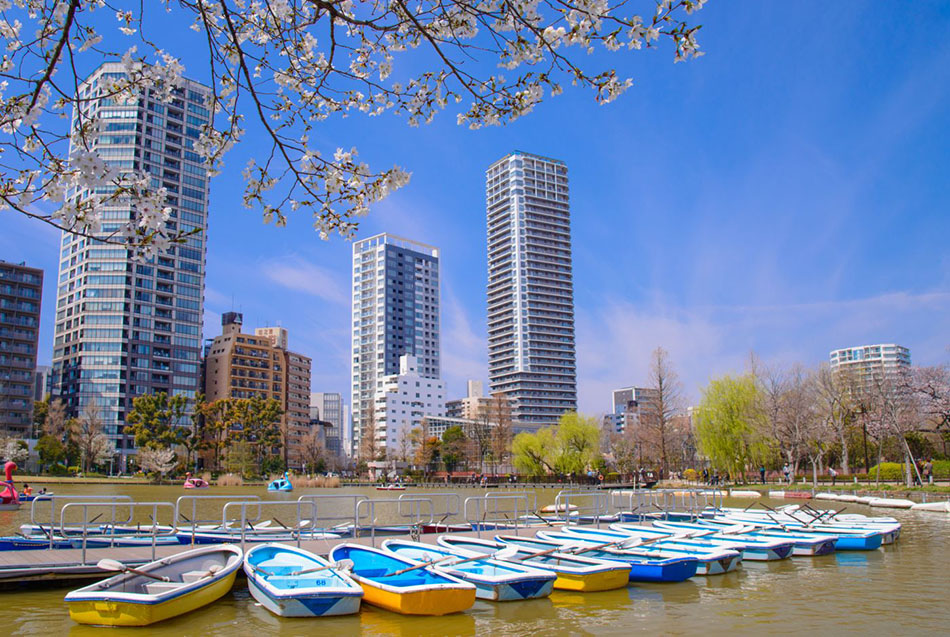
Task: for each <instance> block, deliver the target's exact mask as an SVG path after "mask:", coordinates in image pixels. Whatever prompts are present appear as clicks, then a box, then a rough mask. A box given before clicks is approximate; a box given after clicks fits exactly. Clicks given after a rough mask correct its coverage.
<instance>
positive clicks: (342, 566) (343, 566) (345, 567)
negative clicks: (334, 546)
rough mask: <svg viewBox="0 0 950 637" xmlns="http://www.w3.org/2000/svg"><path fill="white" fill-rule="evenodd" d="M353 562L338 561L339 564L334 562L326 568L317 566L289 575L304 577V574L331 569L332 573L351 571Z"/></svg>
mask: <svg viewBox="0 0 950 637" xmlns="http://www.w3.org/2000/svg"><path fill="white" fill-rule="evenodd" d="M353 566H354V564H353V560H340V561H339V562H334V563H333V564H327V565H326V566H318V567H316V568H308V569H305V570H303V571H296V572H294V573H291V575H304V574H306V573H316V572H317V571H325V570H327V569H328V568H329V569H333V570H334V571H337V570H339V571H352V570H353Z"/></svg>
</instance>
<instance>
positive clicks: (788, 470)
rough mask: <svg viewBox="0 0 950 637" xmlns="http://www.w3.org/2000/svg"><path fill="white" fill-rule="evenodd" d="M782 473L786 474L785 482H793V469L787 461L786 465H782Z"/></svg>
mask: <svg viewBox="0 0 950 637" xmlns="http://www.w3.org/2000/svg"><path fill="white" fill-rule="evenodd" d="M782 474H783V475H784V476H785V482H786V483H788V484H791V482H789V476H790V475H791V469H789V468H788V463H787V462H786V463H785V466H784V467H782Z"/></svg>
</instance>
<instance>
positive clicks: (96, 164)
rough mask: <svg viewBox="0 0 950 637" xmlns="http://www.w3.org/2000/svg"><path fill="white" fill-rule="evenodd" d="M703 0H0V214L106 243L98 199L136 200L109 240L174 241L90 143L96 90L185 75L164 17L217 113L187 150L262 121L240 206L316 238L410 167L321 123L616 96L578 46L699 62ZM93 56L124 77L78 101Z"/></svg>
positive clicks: (475, 122)
mask: <svg viewBox="0 0 950 637" xmlns="http://www.w3.org/2000/svg"><path fill="white" fill-rule="evenodd" d="M704 3H705V0H659V1H656V0H619V1H618V2H613V3H611V2H608V1H607V0H478V1H474V2H472V1H469V2H450V1H445V0H439V1H435V0H388V1H386V2H379V1H374V2H354V1H353V0H160V1H159V0H152V1H149V2H143V3H126V2H115V1H107V0H0V38H2V40H3V44H4V45H5V46H4V53H3V55H2V58H0V76H2V77H0V163H2V165H3V174H2V177H0V199H2V205H3V207H4V208H5V209H7V210H8V212H9V210H11V209H12V210H13V211H16V212H19V213H21V214H24V215H27V216H30V217H33V218H35V219H38V220H41V221H44V222H46V223H49V224H52V225H54V226H57V227H59V228H62V229H64V230H66V231H68V232H74V233H77V234H83V235H95V236H96V237H97V238H99V239H100V240H102V239H103V236H102V234H101V233H99V232H98V231H99V228H100V217H101V215H100V211H101V210H102V208H103V207H105V206H107V205H113V206H114V205H124V206H129V205H131V206H133V207H134V209H135V211H136V214H135V215H133V220H132V221H131V222H129V224H128V225H127V226H126V227H124V228H123V229H121V230H120V231H118V232H117V233H115V234H113V235H109V236H108V237H106V238H105V240H106V241H109V242H112V243H118V244H125V245H129V246H130V247H133V248H135V249H136V250H138V251H139V253H140V254H141V255H144V256H149V255H151V254H154V253H155V252H157V251H161V250H163V249H164V248H165V247H167V246H168V245H169V243H171V242H176V241H180V240H182V239H183V237H182V236H181V234H180V233H179V232H176V230H173V229H170V228H169V227H168V226H167V225H166V219H167V216H168V212H169V211H168V209H167V208H166V207H165V196H166V193H165V192H164V191H163V190H162V189H161V188H154V187H151V186H150V185H149V180H148V178H147V175H146V174H144V173H136V172H134V171H132V172H129V171H127V170H123V171H119V170H116V169H115V168H113V167H112V166H111V165H110V164H109V163H108V162H107V161H105V160H103V159H102V157H100V156H99V154H97V152H96V150H95V148H94V147H93V144H92V143H91V142H92V140H93V139H94V138H95V133H96V132H97V131H98V129H99V126H100V122H99V121H98V120H97V116H96V113H95V109H93V108H90V104H91V103H92V101H93V100H101V99H104V98H105V99H110V100H113V101H114V102H118V103H122V102H125V103H129V104H134V103H135V102H136V100H137V99H138V98H137V96H138V95H140V94H141V93H142V92H143V91H145V90H152V91H156V92H157V93H158V94H159V95H160V96H164V97H165V98H166V99H169V100H170V98H171V95H172V92H173V91H174V90H175V89H176V87H177V86H178V85H179V83H180V82H181V78H182V74H183V73H185V68H184V66H183V64H182V63H181V61H180V59H179V57H178V56H177V55H176V52H175V46H176V42H177V40H176V36H175V35H174V34H173V33H172V34H169V33H165V32H163V33H155V32H154V31H155V30H154V29H151V28H149V26H150V24H152V22H154V21H155V19H156V18H155V15H156V14H157V13H158V12H164V13H165V14H168V15H165V16H162V17H161V19H162V20H168V19H175V20H180V22H181V23H182V25H183V26H184V25H189V26H190V28H191V29H193V30H194V31H196V32H197V33H198V36H199V37H200V41H201V42H202V43H203V44H202V47H203V51H202V60H203V64H202V68H199V69H195V68H192V69H190V71H191V72H192V73H194V74H196V75H197V76H201V77H209V76H210V84H211V86H212V90H213V93H212V95H211V98H210V102H211V103H210V104H208V106H209V108H211V109H212V110H213V112H214V113H215V121H214V124H213V125H211V126H207V127H205V129H204V130H203V131H202V135H201V138H200V139H199V140H197V141H196V142H195V144H194V147H195V151H196V152H198V153H199V154H200V155H202V156H203V158H204V159H205V160H206V161H207V163H208V166H209V168H210V169H211V170H212V171H220V170H221V168H222V158H223V156H224V154H225V153H226V152H227V150H228V149H229V148H230V147H232V146H233V145H234V144H235V143H237V142H238V141H240V140H241V138H242V137H243V136H244V135H245V133H246V131H247V130H248V129H249V128H252V127H253V128H256V129H259V130H260V131H262V132H263V133H264V136H265V139H267V140H268V145H269V148H265V149H263V150H262V152H260V153H258V154H257V156H258V157H260V158H261V159H259V160H251V161H250V162H249V163H248V164H247V166H246V167H245V169H244V176H245V179H246V184H247V185H246V189H245V192H244V204H245V205H246V206H248V207H251V208H255V207H257V208H260V209H261V210H262V212H263V216H264V220H265V222H275V223H277V224H284V223H285V222H286V219H287V214H289V213H290V212H291V211H294V210H296V209H298V208H300V207H304V208H308V209H311V210H313V215H314V227H315V229H316V230H317V231H318V232H319V233H320V235H321V237H323V238H327V237H328V236H329V235H330V234H331V233H334V232H337V233H339V234H341V235H343V236H350V235H352V234H353V232H354V230H355V229H356V226H357V223H358V221H357V220H358V218H359V217H360V216H361V215H364V214H366V212H367V210H368V207H369V205H370V204H371V203H372V202H375V201H378V200H380V199H382V198H383V197H385V196H386V195H387V194H388V193H390V192H392V191H393V190H395V189H397V188H399V187H400V186H402V185H404V184H405V183H406V182H407V181H408V179H409V174H408V173H407V172H405V171H404V170H402V169H401V168H398V167H394V168H390V169H388V170H377V169H373V168H370V167H369V166H367V165H366V164H365V163H362V162H361V161H360V160H359V159H358V155H357V151H356V149H352V150H349V151H347V150H343V149H337V150H336V152H328V150H327V149H325V148H319V147H317V146H316V145H315V144H313V143H312V142H311V141H310V135H311V133H312V132H313V131H314V129H315V128H316V127H318V126H320V125H321V123H322V122H324V121H326V120H327V119H328V118H330V117H333V116H346V115H349V114H357V113H359V114H365V115H368V116H375V115H380V114H383V113H385V112H387V111H388V112H392V113H395V114H398V115H401V116H403V117H405V119H406V121H407V122H408V123H409V124H410V125H413V126H414V125H418V124H420V123H428V122H430V121H431V120H432V118H433V117H434V116H435V114H436V113H437V112H439V111H441V110H444V109H447V108H457V118H458V122H459V124H462V125H467V126H469V127H471V128H479V127H481V126H486V125H499V124H504V123H506V122H510V121H513V120H515V119H517V118H518V117H521V116H522V115H525V114H527V113H529V112H531V110H532V109H533V108H534V106H535V105H536V104H537V103H539V102H540V101H541V100H542V99H544V98H545V97H546V96H553V95H557V94H558V93H560V92H561V91H562V87H563V85H564V84H566V83H570V84H573V85H579V86H581V87H586V88H588V89H592V90H593V92H594V95H595V98H596V100H597V101H598V102H601V103H604V102H610V101H611V100H613V99H615V98H617V97H618V96H619V95H620V94H621V93H623V92H624V91H625V90H626V89H627V88H628V87H629V86H630V85H631V80H630V79H627V78H622V77H618V75H617V73H616V72H615V71H614V70H612V69H605V68H596V67H597V64H598V60H600V59H602V58H601V57H598V56H594V57H588V54H589V53H591V52H594V51H596V50H598V49H603V50H606V51H626V50H632V49H641V48H644V47H654V46H657V45H658V44H659V43H661V42H662V41H664V40H667V41H670V42H671V48H672V49H673V50H674V51H675V59H676V61H680V60H686V59H689V58H691V57H696V56H698V55H700V54H701V52H700V51H699V46H698V44H697V41H696V31H697V29H698V28H699V27H697V26H690V25H688V24H687V22H686V20H687V19H688V14H691V13H693V11H695V10H696V9H699V8H700V7H701V6H702V5H703V4H704ZM633 5H636V6H633ZM638 9H639V10H640V11H644V12H646V13H645V15H637V14H636V11H637V10H638ZM179 39H180V38H179ZM204 49H206V51H205V50H204ZM205 53H206V54H207V55H206V56H205V55H204V54H205ZM102 61H113V62H115V61H119V62H121V63H122V65H123V66H124V69H125V73H124V75H122V76H119V77H114V78H113V79H111V80H110V82H109V83H106V85H105V86H100V87H98V92H97V93H96V94H94V95H90V94H87V95H86V96H82V95H80V91H79V90H77V89H78V88H79V87H80V85H81V81H82V74H81V73H80V72H79V71H78V69H85V70H86V71H88V70H89V69H90V68H93V67H94V66H95V65H97V64H98V63H99V62H102ZM400 62H401V63H402V64H399V63H400Z"/></svg>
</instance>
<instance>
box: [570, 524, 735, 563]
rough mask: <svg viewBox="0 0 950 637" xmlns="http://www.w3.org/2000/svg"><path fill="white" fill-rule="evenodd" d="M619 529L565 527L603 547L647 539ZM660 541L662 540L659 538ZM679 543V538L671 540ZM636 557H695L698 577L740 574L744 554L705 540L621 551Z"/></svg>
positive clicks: (636, 547) (652, 545) (634, 546)
mask: <svg viewBox="0 0 950 637" xmlns="http://www.w3.org/2000/svg"><path fill="white" fill-rule="evenodd" d="M616 526H617V527H618V528H620V530H618V529H609V530H607V529H585V528H578V527H564V529H563V530H562V531H563V533H565V534H566V535H568V536H573V537H577V538H580V539H582V540H585V541H589V542H593V543H597V544H603V543H605V542H618V543H619V542H633V541H634V540H639V541H640V542H642V541H643V540H644V539H652V538H644V537H643V536H640V535H636V534H634V533H631V532H627V531H624V530H622V526H623V525H616ZM656 537H659V536H656ZM670 540H675V538H672V537H671V538H670ZM618 548H621V549H622V550H624V551H627V552H629V553H633V554H635V555H641V554H642V555H647V556H650V557H652V556H656V557H661V558H662V557H691V558H694V559H696V560H697V564H696V574H697V575H722V574H723V573H729V572H731V571H734V570H736V569H737V568H738V567H739V565H740V564H741V563H742V552H741V551H740V550H739V549H738V548H732V547H731V545H725V544H723V545H717V544H711V543H705V542H703V540H696V541H689V540H687V541H686V542H683V543H677V542H674V541H662V540H661V541H659V542H652V543H651V544H648V545H646V546H644V547H642V548H641V547H639V546H637V545H632V546H622V547H618Z"/></svg>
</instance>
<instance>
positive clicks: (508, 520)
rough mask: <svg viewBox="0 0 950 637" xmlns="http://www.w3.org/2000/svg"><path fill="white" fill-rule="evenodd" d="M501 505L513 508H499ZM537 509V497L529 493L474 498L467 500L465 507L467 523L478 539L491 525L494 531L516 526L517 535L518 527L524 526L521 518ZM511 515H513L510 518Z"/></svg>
mask: <svg viewBox="0 0 950 637" xmlns="http://www.w3.org/2000/svg"><path fill="white" fill-rule="evenodd" d="M531 496H534V504H533V505H532V504H531ZM499 503H502V504H505V503H510V504H511V505H512V506H511V508H507V507H501V508H499ZM536 508H537V496H536V495H535V494H533V493H530V492H527V491H520V492H518V491H514V492H503V493H491V494H486V495H481V496H472V497H469V498H465V503H464V506H463V509H464V512H465V513H464V515H465V521H466V522H468V523H469V524H470V525H471V526H472V529H473V530H474V531H475V534H476V536H477V537H481V536H482V529H483V528H485V527H487V526H489V525H491V526H492V527H493V528H492V530H495V529H497V528H498V525H500V524H504V525H506V526H510V525H511V524H514V529H515V534H517V533H518V527H519V526H520V525H521V524H522V521H521V517H522V516H523V515H528V514H530V513H532V512H533V511H534V510H535V509H536ZM509 513H511V516H510V517H509V515H508V514H509ZM489 514H491V517H489Z"/></svg>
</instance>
